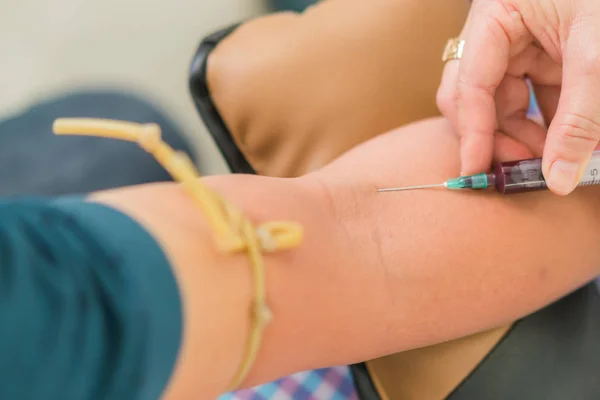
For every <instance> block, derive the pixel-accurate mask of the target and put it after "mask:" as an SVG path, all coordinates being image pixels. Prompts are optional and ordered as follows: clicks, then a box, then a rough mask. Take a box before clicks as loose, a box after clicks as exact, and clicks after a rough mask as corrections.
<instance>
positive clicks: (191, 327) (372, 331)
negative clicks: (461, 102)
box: [91, 119, 600, 399]
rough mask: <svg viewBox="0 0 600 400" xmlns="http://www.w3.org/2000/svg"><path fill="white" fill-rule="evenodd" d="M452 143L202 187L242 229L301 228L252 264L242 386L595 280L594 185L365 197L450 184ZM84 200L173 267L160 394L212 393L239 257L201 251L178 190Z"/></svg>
mask: <svg viewBox="0 0 600 400" xmlns="http://www.w3.org/2000/svg"><path fill="white" fill-rule="evenodd" d="M458 148H459V141H458V139H457V138H456V137H455V136H454V135H452V134H451V126H450V124H449V123H448V122H446V121H444V120H442V119H433V120H427V121H423V122H419V123H416V124H413V125H410V126H407V127H404V128H401V129H398V130H396V131H394V132H391V133H389V134H386V135H382V136H380V137H378V138H376V139H374V140H372V141H370V142H367V143H365V144H363V145H361V146H358V147H357V148H355V149H354V150H352V151H350V152H349V153H347V154H345V155H344V156H342V157H341V158H339V159H338V160H337V161H335V162H334V163H332V164H331V165H329V166H327V167H326V168H324V169H322V170H320V171H318V172H315V173H312V174H309V175H306V176H304V177H302V178H296V179H283V178H266V177H257V176H243V175H234V176H220V177H211V178H207V179H204V182H205V183H206V184H208V185H209V186H211V187H213V188H214V189H215V190H217V191H218V192H220V193H222V194H223V195H224V196H225V197H226V198H228V199H230V200H232V201H234V202H235V203H237V204H238V205H239V206H240V207H242V208H243V209H244V210H245V211H246V212H247V214H248V215H249V216H250V217H251V218H252V219H254V220H256V221H265V220H272V219H286V220H288V219H291V220H296V221H298V222H300V223H302V224H303V225H304V227H305V242H304V243H303V245H302V246H300V247H299V248H297V249H293V250H290V251H288V252H284V253H278V254H273V255H268V256H267V257H266V263H267V287H268V303H269V305H270V307H271V309H272V310H273V314H274V318H273V320H272V322H271V323H270V325H269V326H268V327H267V329H266V331H265V337H264V341H263V344H262V347H261V349H260V353H259V355H258V359H257V361H256V364H255V365H254V367H253V369H252V371H251V374H250V376H249V378H248V380H247V381H246V382H245V384H244V386H251V385H256V384H259V383H263V382H267V381H271V380H273V379H275V378H277V377H280V376H283V375H286V374H289V373H292V372H296V371H301V370H307V369H311V368H317V367H324V366H331V365H342V364H347V363H352V362H357V361H361V360H366V359H373V358H376V357H379V356H383V355H386V354H392V353H396V352H399V351H405V350H408V349H413V348H417V347H420V346H425V345H430V344H434V343H440V342H442V341H446V340H449V339H454V338H458V337H462V336H465V335H468V334H473V333H476V332H481V331H484V330H488V329H492V328H495V327H500V326H504V325H505V324H507V323H509V322H510V321H514V320H516V319H519V318H520V317H523V316H525V315H527V314H529V313H531V312H533V311H535V310H537V309H539V308H542V307H543V306H545V305H547V304H549V303H551V302H553V301H555V300H557V299H558V298H560V297H562V296H563V295H565V294H567V293H569V292H570V291H572V290H574V289H576V288H578V287H580V286H582V285H583V284H585V283H586V282H588V281H590V280H591V279H593V277H594V276H596V275H597V274H599V273H600V269H599V268H598V266H599V265H600V249H598V246H597V245H596V240H595V239H596V238H597V237H598V236H599V235H600V223H599V222H600V207H599V205H600V197H599V196H598V193H599V190H598V189H597V188H586V189H580V190H578V191H577V192H575V193H574V194H573V195H571V196H568V197H566V198H561V197H558V196H553V195H552V194H550V193H549V192H544V193H542V192H537V193H531V194H525V195H518V196H513V197H510V196H507V197H501V196H499V195H495V194H493V193H466V192H462V193H458V192H450V191H435V190H432V191H415V192H404V193H396V194H391V193H387V194H380V193H379V194H378V193H376V191H375V189H376V188H378V187H384V186H390V185H408V184H417V183H426V182H439V181H441V180H444V179H447V178H448V177H451V176H454V175H456V174H457V173H458V172H459V169H460V160H459V158H458V157H457V154H458ZM91 201H98V202H102V203H105V204H108V205H110V206H112V207H115V208H117V209H120V210H122V211H123V212H125V213H127V214H129V215H131V216H132V217H133V218H135V219H136V220H138V221H139V222H140V223H141V224H142V225H143V226H145V227H146V228H147V229H148V230H149V232H150V233H151V234H153V235H154V237H155V238H156V239H157V240H158V242H159V243H160V244H161V246H162V247H163V249H164V250H165V252H166V254H167V255H168V257H169V258H170V260H171V261H172V264H173V268H174V270H175V272H176V275H177V277H178V281H179V284H180V287H181V293H182V298H183V301H184V316H185V327H184V330H185V331H184V340H183V345H182V348H181V352H180V356H179V361H178V364H177V367H176V369H175V371H174V374H173V377H172V380H171V383H170V385H169V387H168V388H167V391H166V393H165V398H166V399H182V398H203V399H204V398H206V399H209V398H215V396H217V395H218V394H220V393H222V392H223V391H224V390H225V388H226V386H227V384H228V383H229V382H230V380H231V378H232V376H233V374H234V371H235V369H236V368H237V366H238V365H239V362H240V357H241V354H242V352H243V349H244V344H245V339H246V337H247V332H248V328H249V325H248V318H247V310H248V306H249V304H250V301H251V298H250V284H251V282H250V276H249V272H248V261H247V260H246V259H245V257H244V256H238V255H236V256H230V255H222V254H218V253H217V252H215V250H214V247H213V243H212V241H211V239H212V237H211V232H209V231H208V229H207V226H206V224H205V220H204V218H203V216H202V215H201V214H200V213H199V212H198V211H197V209H196V208H195V206H194V205H193V204H192V202H191V201H190V200H189V198H188V197H187V196H186V195H185V194H184V192H183V191H182V189H181V188H180V187H179V186H178V185H176V184H171V183H161V184H152V185H144V186H139V187H132V188H125V189H119V190H114V191H109V192H102V193H98V194H95V195H93V196H92V198H91ZM570 232H577V233H578V234H577V235H572V234H570ZM457 276H460V280H457V279H456V277H457ZM332 282H335V284H334V285H332Z"/></svg>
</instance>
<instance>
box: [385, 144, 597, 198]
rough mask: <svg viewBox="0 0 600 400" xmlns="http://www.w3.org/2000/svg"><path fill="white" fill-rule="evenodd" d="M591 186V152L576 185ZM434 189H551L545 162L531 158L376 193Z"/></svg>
mask: <svg viewBox="0 0 600 400" xmlns="http://www.w3.org/2000/svg"><path fill="white" fill-rule="evenodd" d="M591 185H600V150H596V151H594V153H592V157H591V159H590V162H589V163H588V165H587V166H586V167H585V169H584V172H583V174H582V176H581V180H580V181H579V184H578V185H577V186H578V187H580V186H591ZM435 187H443V188H446V189H453V190H460V189H487V188H495V189H496V191H498V192H499V193H502V194H513V193H523V192H533V191H536V190H545V189H548V186H547V185H546V179H545V178H544V174H543V173H542V159H541V158H531V159H527V160H520V161H511V162H504V163H497V164H495V165H494V168H493V169H492V172H490V173H481V174H476V175H469V176H461V177H458V178H453V179H449V180H447V181H446V182H443V183H439V184H433V185H421V186H406V187H398V188H386V189H378V190H377V191H378V192H396V191H400V190H414V189H426V188H435Z"/></svg>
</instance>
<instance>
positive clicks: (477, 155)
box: [458, 0, 527, 175]
mask: <svg viewBox="0 0 600 400" xmlns="http://www.w3.org/2000/svg"><path fill="white" fill-rule="evenodd" d="M471 12H473V13H474V16H473V22H472V24H471V26H470V27H469V29H468V30H467V32H466V35H465V48H464V52H463V57H462V59H461V61H460V67H459V72H458V130H459V133H460V135H461V146H460V147H461V164H462V167H461V173H462V174H463V175H470V174H474V173H479V172H483V171H485V170H487V169H489V167H490V164H491V161H492V156H493V145H494V137H493V136H494V132H495V131H496V129H497V117H496V104H495V99H494V96H495V93H496V89H497V88H498V86H499V85H500V83H501V82H502V80H503V78H504V76H505V74H506V71H507V69H508V62H509V58H510V53H511V47H512V46H514V45H516V46H519V47H521V46H522V44H521V43H519V42H521V40H519V39H520V38H521V37H523V32H527V29H526V28H525V26H524V24H523V23H522V19H521V16H520V13H518V12H516V11H511V10H509V9H507V8H506V7H505V6H504V5H503V4H502V1H489V0H488V1H485V2H482V1H480V2H475V4H474V5H473V9H472V10H471Z"/></svg>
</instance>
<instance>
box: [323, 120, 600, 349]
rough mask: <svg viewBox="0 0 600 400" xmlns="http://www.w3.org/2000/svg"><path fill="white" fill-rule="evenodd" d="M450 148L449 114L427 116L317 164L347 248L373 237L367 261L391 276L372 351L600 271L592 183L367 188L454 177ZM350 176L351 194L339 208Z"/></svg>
mask: <svg viewBox="0 0 600 400" xmlns="http://www.w3.org/2000/svg"><path fill="white" fill-rule="evenodd" d="M458 154H459V151H458V139H457V138H456V137H455V135H453V134H451V132H450V128H449V126H448V125H447V123H445V122H444V121H442V120H430V121H425V122H421V123H417V124H414V125H412V126H408V127H405V128H402V129H400V130H398V132H396V133H393V134H391V135H388V136H386V137H382V138H378V139H375V140H374V141H372V142H370V143H368V144H365V145H364V146H362V147H361V148H359V149H358V148H357V149H355V150H354V151H352V152H351V153H350V154H347V155H346V156H344V157H343V158H342V159H340V160H339V161H338V162H336V163H334V164H333V165H331V166H330V167H328V168H326V169H325V170H323V171H322V172H320V173H319V174H318V175H319V176H321V179H323V180H324V181H325V186H326V187H327V188H329V190H330V193H331V196H332V198H333V202H334V203H335V204H340V210H338V213H339V214H338V220H339V221H344V223H345V224H346V225H347V228H346V230H347V232H348V237H349V240H350V242H351V243H350V244H349V245H348V246H347V247H348V248H349V249H357V248H360V249H361V251H364V248H365V243H369V242H371V243H372V246H373V247H375V248H378V249H379V250H378V251H377V250H373V251H374V252H376V253H377V254H378V256H373V258H372V260H371V265H370V267H371V268H372V269H373V270H384V271H386V274H387V276H386V278H385V289H384V292H385V296H387V301H388V304H387V307H388V315H389V318H390V319H389V320H388V323H389V325H387V326H386V328H387V329H389V330H388V331H387V332H385V331H383V332H382V331H377V329H376V328H375V329H373V331H374V332H373V336H371V338H365V343H363V345H365V346H366V345H367V343H369V341H370V340H372V341H373V342H375V343H380V344H381V348H378V349H374V348H371V350H374V351H382V352H396V351H401V350H404V349H408V348H414V347H417V346H422V345H426V344H431V343H435V342H440V341H444V340H447V339H451V338H456V337H460V336H463V335H466V334H470V333H473V332H476V331H480V330H484V329H488V328H492V327H495V326H500V325H502V324H505V323H508V322H510V321H513V320H515V319H517V318H519V317H522V316H524V315H526V314H528V313H530V312H532V311H534V310H536V309H538V308H541V307H542V306H545V305H547V304H548V303H550V302H552V301H553V300H556V299H557V298H559V297H561V296H563V295H565V294H567V293H568V292H569V291H571V290H573V289H575V288H576V287H578V286H580V285H582V284H584V283H585V282H587V281H589V280H591V279H592V278H593V277H594V276H595V275H596V274H598V273H600V268H599V266H600V248H599V246H598V245H597V243H598V240H599V239H600V190H598V189H597V188H587V189H580V190H579V191H578V192H577V193H575V194H573V195H572V196H569V197H567V198H561V197H557V196H554V195H552V194H550V193H548V192H537V193H531V194H527V195H513V196H505V197H502V196H500V195H495V194H491V193H472V192H470V193H469V192H464V193H458V192H450V191H444V190H430V191H414V192H399V193H376V192H375V188H377V187H386V186H402V185H411V184H422V183H436V182H441V181H443V180H445V179H448V178H450V177H454V176H456V175H458V174H459V158H458ZM350 186H353V187H354V194H353V197H354V198H356V199H357V201H356V203H355V204H352V205H351V206H349V207H347V206H346V202H345V201H343V199H342V197H343V196H344V197H346V196H348V193H347V192H346V191H345V190H344V188H347V187H350ZM344 207H346V208H344ZM379 334H380V335H382V336H378V335H379ZM365 348H366V347H365ZM376 355H378V354H376V353H373V354H370V355H363V356H367V357H368V356H376Z"/></svg>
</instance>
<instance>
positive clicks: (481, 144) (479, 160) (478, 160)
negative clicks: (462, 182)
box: [460, 135, 494, 176]
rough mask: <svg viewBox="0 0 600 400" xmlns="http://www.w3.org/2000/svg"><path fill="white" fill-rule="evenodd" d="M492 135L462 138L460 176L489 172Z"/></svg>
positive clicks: (492, 149)
mask: <svg viewBox="0 0 600 400" xmlns="http://www.w3.org/2000/svg"><path fill="white" fill-rule="evenodd" d="M493 151H494V148H493V135H490V136H489V137H487V136H475V137H473V136H471V137H469V136H466V137H465V136H463V138H462V140H461V148H460V160H461V170H460V173H461V176H465V175H473V174H478V173H481V172H486V171H487V170H489V168H490V165H491V163H492V156H493Z"/></svg>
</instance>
